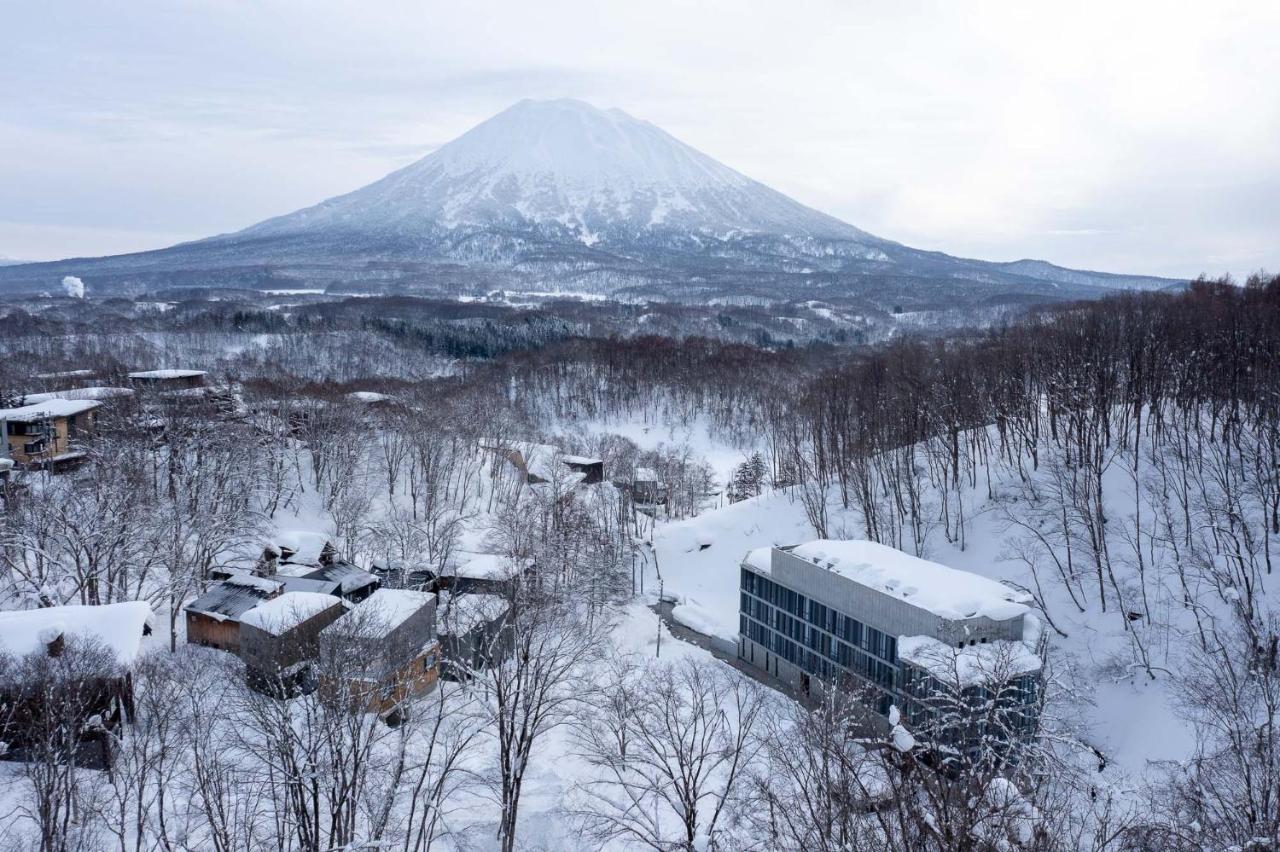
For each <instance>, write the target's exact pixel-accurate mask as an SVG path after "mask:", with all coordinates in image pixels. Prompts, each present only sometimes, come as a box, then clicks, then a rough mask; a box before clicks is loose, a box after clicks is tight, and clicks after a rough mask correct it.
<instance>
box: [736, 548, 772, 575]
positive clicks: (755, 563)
mask: <svg viewBox="0 0 1280 852" xmlns="http://www.w3.org/2000/svg"><path fill="white" fill-rule="evenodd" d="M742 561H743V562H745V563H746V564H747V565H750V566H751V567H752V568H754V569H756V570H757V571H759V572H760V573H762V574H768V573H769V569H770V568H772V567H773V548H772V547H757V548H756V549H755V550H752V551H750V552H748V553H747V555H746V558H744V559H743V560H742Z"/></svg>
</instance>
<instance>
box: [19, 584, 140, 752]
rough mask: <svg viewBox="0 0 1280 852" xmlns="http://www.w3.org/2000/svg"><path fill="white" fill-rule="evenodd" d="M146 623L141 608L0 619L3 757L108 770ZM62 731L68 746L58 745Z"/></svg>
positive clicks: (128, 712)
mask: <svg viewBox="0 0 1280 852" xmlns="http://www.w3.org/2000/svg"><path fill="white" fill-rule="evenodd" d="M151 618H152V613H151V606H150V605H149V604H147V603H145V602H143V601H127V602H123V603H114V604H105V605H101V606H52V607H44V608H42V609H31V610H19V611H10V612H0V655H3V657H4V658H5V664H4V665H3V666H0V708H4V712H3V713H0V742H4V743H5V744H6V745H7V746H8V749H7V750H6V751H5V752H4V754H3V756H4V757H5V758H7V759H11V760H29V759H30V760H42V761H43V760H49V759H58V758H62V757H65V758H69V759H70V760H71V761H72V762H74V763H75V764H76V765H78V766H85V767H89V768H94V769H105V768H108V767H110V765H111V763H112V757H113V753H114V743H115V742H116V741H117V732H118V731H119V730H120V728H121V726H122V725H124V724H128V723H131V722H132V721H133V712H134V710H133V707H134V699H133V674H132V672H133V667H134V665H135V664H136V662H137V659H138V657H139V656H140V655H141V653H142V642H143V637H144V636H147V635H149V634H150V633H151ZM68 721H70V724H68ZM67 730H72V731H75V741H74V742H71V741H63V740H60V739H59V737H60V735H61V734H62V733H65V731H67ZM51 747H52V750H53V753H52V754H51V753H50V748H51Z"/></svg>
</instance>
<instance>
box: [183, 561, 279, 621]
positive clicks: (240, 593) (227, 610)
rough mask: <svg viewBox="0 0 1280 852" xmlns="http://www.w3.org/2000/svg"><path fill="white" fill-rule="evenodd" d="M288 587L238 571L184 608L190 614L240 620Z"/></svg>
mask: <svg viewBox="0 0 1280 852" xmlns="http://www.w3.org/2000/svg"><path fill="white" fill-rule="evenodd" d="M283 588H284V587H283V586H282V585H281V584H280V583H277V582H276V581H275V580H268V579H267V578H265V577H255V576H253V575H252V574H246V573H244V572H236V573H234V574H232V575H231V576H230V577H229V578H228V579H226V580H223V581H222V582H221V583H216V584H214V585H212V586H210V587H209V590H208V591H207V592H205V593H204V594H203V595H201V596H200V597H198V598H196V599H195V600H193V601H192V602H191V603H189V604H187V605H186V606H185V607H183V609H184V610H186V611H187V612H194V613H197V614H199V615H205V616H208V617H209V618H214V619H217V620H218V621H225V620H227V619H238V618H240V617H241V616H243V615H244V614H245V613H246V612H248V611H249V610H251V609H253V608H254V607H255V606H257V605H258V604H260V603H262V602H263V601H264V600H267V599H268V598H270V597H271V596H272V595H275V594H276V593H278V592H280V591H281V590H282V589H283Z"/></svg>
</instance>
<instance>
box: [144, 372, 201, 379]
mask: <svg viewBox="0 0 1280 852" xmlns="http://www.w3.org/2000/svg"><path fill="white" fill-rule="evenodd" d="M207 375H208V373H207V372H205V371H204V370H139V371H138V372H136V373H130V374H129V378H131V379H143V380H146V379H193V378H195V377H196V376H207Z"/></svg>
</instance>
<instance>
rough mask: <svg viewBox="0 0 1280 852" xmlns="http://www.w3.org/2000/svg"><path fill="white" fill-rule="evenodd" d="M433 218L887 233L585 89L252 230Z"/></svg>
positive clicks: (586, 230)
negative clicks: (863, 226)
mask: <svg viewBox="0 0 1280 852" xmlns="http://www.w3.org/2000/svg"><path fill="white" fill-rule="evenodd" d="M424 223H432V224H439V225H443V226H445V227H448V228H456V227H459V226H464V227H475V226H481V227H483V226H493V225H504V226H516V227H518V226H522V225H529V224H533V225H540V226H549V227H553V226H559V227H561V228H564V229H566V230H567V231H569V232H571V233H572V234H574V235H576V236H577V237H578V238H579V239H580V240H581V241H582V242H583V243H585V244H587V245H592V244H594V243H595V242H596V241H597V240H598V239H599V235H602V234H606V233H610V232H616V231H621V232H623V233H631V232H635V231H638V230H644V229H653V228H668V229H676V230H681V231H688V232H695V233H705V234H708V235H712V236H725V235H728V234H730V233H733V232H750V233H768V234H788V235H795V236H809V237H823V238H832V239H857V240H866V241H869V242H880V240H877V239H876V238H875V237H872V236H871V235H870V234H866V233H863V232H862V231H859V230H858V229H857V228H854V227H853V226H851V225H847V224H845V223H844V222H841V221H840V220H838V219H835V218H832V217H831V216H827V215H826V214H824V213H819V212H818V211H816V210H812V209H810V208H808V207H805V206H804V205H802V204H799V203H797V202H795V201H793V200H791V199H790V198H788V197H786V196H785V195H782V194H781V193H779V192H775V191H774V190H772V189H769V188H768V187H767V186H765V185H764V184H761V183H758V182H756V181H754V180H751V179H750V178H748V177H746V176H745V175H742V174H740V173H738V172H736V171H734V170H733V169H731V168H729V167H728V166H725V165H723V164H721V163H718V162H716V161H715V160H713V159H711V158H710V157H708V156H707V155H706V154H703V153H702V152H701V151H698V150H696V149H694V148H691V147H689V146H688V145H686V144H684V143H683V142H681V141H680V140H678V139H676V138H675V137H674V136H672V135H671V134H669V133H667V132H666V131H664V130H661V129H660V128H658V127H655V126H654V125H652V124H650V123H649V122H647V121H641V120H639V119H636V118H632V117H631V116H630V115H628V114H627V113H625V112H623V111H622V110H619V109H609V110H603V109H597V108H596V107H593V106H591V105H590V104H587V103H584V102H582V101H577V100H570V99H562V100H553V101H531V100H525V101H520V102H519V103H517V104H516V105H514V106H512V107H510V108H508V109H506V110H504V111H503V112H500V113H498V114H497V115H495V116H494V117H493V118H491V119H489V120H488V121H485V122H484V123H482V124H480V125H478V126H476V127H474V128H472V129H471V130H469V131H467V132H466V133H464V134H463V135H462V136H459V137H458V138H457V139H455V140H453V141H452V142H450V143H448V144H447V145H444V146H443V147H441V148H439V149H437V150H436V151H434V152H432V153H430V154H428V155H427V156H425V157H423V158H422V159H420V160H418V161H417V162H415V163H413V164H411V165H409V166H406V167H404V168H403V169H400V170H399V171H397V172H393V173H392V174H390V175H388V176H387V177H385V178H383V179H382V180H380V181H378V182H376V183H374V184H371V185H370V186H367V187H365V188H363V189H358V190H356V191H355V192H352V193H349V194H347V195H343V196H339V197H338V198H333V199H330V200H329V201H325V202H323V203H322V204H318V205H316V206H315V207H310V208H308V209H306V210H301V211H299V212H297V213H293V214H291V215H288V216H282V217H280V218H278V219H272V220H270V221H268V222H264V223H262V224H261V225H258V226H256V227H254V228H250V229H249V230H247V231H245V232H243V233H244V234H245V235H246V236H248V235H255V236H257V235H267V234H288V233H297V232H302V231H307V230H313V229H316V228H326V229H327V228H335V227H336V228H345V227H358V228H361V229H365V230H382V229H391V230H394V231H396V232H398V233H401V234H406V235H407V234H411V233H413V232H415V231H417V230H420V229H421V228H422V226H423V224H424Z"/></svg>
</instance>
